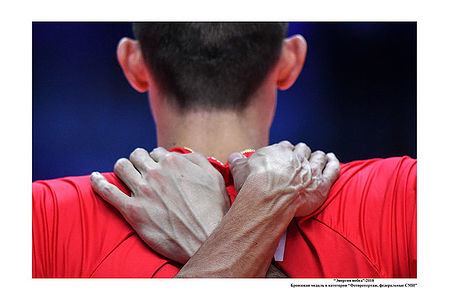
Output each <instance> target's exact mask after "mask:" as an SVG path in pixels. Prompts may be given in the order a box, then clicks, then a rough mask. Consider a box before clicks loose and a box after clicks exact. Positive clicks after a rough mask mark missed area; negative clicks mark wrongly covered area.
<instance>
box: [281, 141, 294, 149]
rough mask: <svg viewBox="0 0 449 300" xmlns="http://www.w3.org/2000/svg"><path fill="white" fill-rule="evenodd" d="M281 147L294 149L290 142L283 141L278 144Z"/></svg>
mask: <svg viewBox="0 0 449 300" xmlns="http://www.w3.org/2000/svg"><path fill="white" fill-rule="evenodd" d="M278 145H279V146H282V147H285V148H288V149H292V150H293V149H294V146H293V145H292V143H290V142H289V141H282V142H280V143H279V144H278Z"/></svg>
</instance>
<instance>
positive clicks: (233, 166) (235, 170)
mask: <svg viewBox="0 0 449 300" xmlns="http://www.w3.org/2000/svg"><path fill="white" fill-rule="evenodd" d="M228 162H229V169H230V170H231V173H232V177H233V178H234V186H235V189H236V191H237V192H239V191H240V189H241V188H242V186H243V183H245V181H246V178H247V177H248V174H249V166H248V159H247V158H246V156H244V155H243V154H242V153H240V152H234V153H231V154H230V155H229V158H228Z"/></svg>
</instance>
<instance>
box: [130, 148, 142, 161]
mask: <svg viewBox="0 0 449 300" xmlns="http://www.w3.org/2000/svg"><path fill="white" fill-rule="evenodd" d="M145 152H146V151H145V150H144V149H142V148H136V149H135V150H134V151H133V152H131V154H130V155H129V158H130V159H135V158H137V157H139V156H140V155H142V154H144V153H145Z"/></svg>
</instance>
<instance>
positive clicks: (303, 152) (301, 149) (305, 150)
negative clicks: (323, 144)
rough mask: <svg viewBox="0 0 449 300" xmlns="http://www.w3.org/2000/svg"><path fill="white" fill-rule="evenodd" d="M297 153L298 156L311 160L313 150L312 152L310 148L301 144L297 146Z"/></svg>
mask: <svg viewBox="0 0 449 300" xmlns="http://www.w3.org/2000/svg"><path fill="white" fill-rule="evenodd" d="M295 153H296V154H297V155H298V156H302V157H304V158H305V159H307V160H308V159H310V154H311V153H312V150H310V148H309V146H307V145H306V144H304V143H299V144H297V145H296V146H295Z"/></svg>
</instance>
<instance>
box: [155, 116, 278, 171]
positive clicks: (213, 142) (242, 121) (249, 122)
mask: <svg viewBox="0 0 449 300" xmlns="http://www.w3.org/2000/svg"><path fill="white" fill-rule="evenodd" d="M168 116H170V117H169V118H166V119H164V120H163V121H162V120H161V121H160V122H158V124H157V134H158V145H159V146H162V147H164V148H166V149H171V148H173V147H188V148H191V149H192V150H193V151H196V152H200V153H202V154H204V155H205V156H213V157H215V158H217V159H219V160H220V161H222V162H224V163H225V162H226V161H227V158H228V156H229V154H231V153H232V152H239V151H243V150H246V149H258V148H260V147H264V146H266V145H267V144H268V138H269V125H268V126H266V125H264V124H263V122H260V120H261V119H263V118H261V117H260V115H259V116H258V115H257V114H255V112H253V111H252V110H245V111H243V112H236V111H205V110H193V111H189V112H187V113H184V114H178V113H175V114H173V113H171V114H168Z"/></svg>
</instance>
